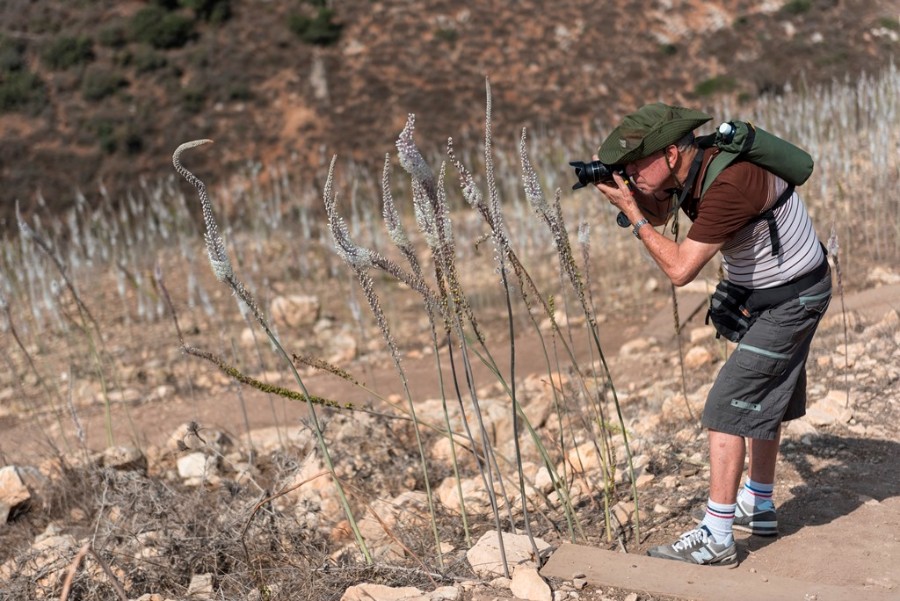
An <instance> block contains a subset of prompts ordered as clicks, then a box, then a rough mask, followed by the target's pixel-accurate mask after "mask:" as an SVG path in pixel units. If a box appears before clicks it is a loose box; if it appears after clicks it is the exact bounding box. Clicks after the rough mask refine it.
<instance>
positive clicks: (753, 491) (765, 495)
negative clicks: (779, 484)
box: [744, 484, 772, 499]
mask: <svg viewBox="0 0 900 601" xmlns="http://www.w3.org/2000/svg"><path fill="white" fill-rule="evenodd" d="M744 490H746V491H747V494H750V495H753V496H754V497H759V498H761V499H771V498H772V490H771V489H770V490H760V489H758V488H754V487H752V486H750V485H749V484H744Z"/></svg>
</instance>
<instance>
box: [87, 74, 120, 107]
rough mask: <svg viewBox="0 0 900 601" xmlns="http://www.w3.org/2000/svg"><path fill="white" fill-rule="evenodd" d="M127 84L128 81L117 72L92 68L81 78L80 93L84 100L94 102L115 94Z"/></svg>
mask: <svg viewBox="0 0 900 601" xmlns="http://www.w3.org/2000/svg"><path fill="white" fill-rule="evenodd" d="M127 85H128V81H127V80H126V79H125V78H124V77H122V76H121V75H120V74H118V73H115V72H113V71H107V70H106V69H92V70H88V72H87V73H85V75H84V79H82V80H81V95H82V96H83V97H84V99H85V100H89V101H91V102H94V101H97V100H102V99H103V98H106V97H107V96H111V95H113V94H115V93H116V92H117V91H118V90H119V89H120V88H124V87H125V86H127Z"/></svg>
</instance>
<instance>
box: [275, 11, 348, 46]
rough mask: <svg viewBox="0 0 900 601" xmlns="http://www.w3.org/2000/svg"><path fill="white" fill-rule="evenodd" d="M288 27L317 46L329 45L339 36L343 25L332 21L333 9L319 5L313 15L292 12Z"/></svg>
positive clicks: (307, 41) (304, 39)
mask: <svg viewBox="0 0 900 601" xmlns="http://www.w3.org/2000/svg"><path fill="white" fill-rule="evenodd" d="M288 27H289V28H290V30H291V31H292V32H294V33H295V34H296V35H297V36H298V37H299V38H300V39H301V40H303V41H304V42H306V43H308V44H316V45H317V46H330V45H331V44H334V43H335V42H337V41H338V40H339V39H340V37H341V29H342V28H343V25H341V24H340V23H337V22H335V21H334V11H333V10H331V9H329V8H325V7H321V8H319V10H318V12H316V15H315V16H314V17H310V16H307V15H305V14H301V13H294V14H292V15H291V16H290V18H289V19H288Z"/></svg>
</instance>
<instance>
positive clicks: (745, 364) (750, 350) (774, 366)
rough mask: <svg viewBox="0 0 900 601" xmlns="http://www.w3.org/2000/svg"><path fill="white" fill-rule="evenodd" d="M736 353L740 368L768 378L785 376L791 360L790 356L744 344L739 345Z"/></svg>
mask: <svg viewBox="0 0 900 601" xmlns="http://www.w3.org/2000/svg"><path fill="white" fill-rule="evenodd" d="M735 352H736V353H737V356H736V357H735V363H737V364H738V365H739V366H740V367H742V368H744V369H748V370H750V371H753V372H756V373H759V374H764V375H767V376H780V375H782V374H784V372H785V370H786V369H787V365H788V362H789V361H790V359H791V356H790V355H786V354H784V353H776V352H775V351H769V350H766V349H763V348H759V347H756V346H751V345H749V344H744V343H741V344H739V345H738V347H737V350H736V351H735Z"/></svg>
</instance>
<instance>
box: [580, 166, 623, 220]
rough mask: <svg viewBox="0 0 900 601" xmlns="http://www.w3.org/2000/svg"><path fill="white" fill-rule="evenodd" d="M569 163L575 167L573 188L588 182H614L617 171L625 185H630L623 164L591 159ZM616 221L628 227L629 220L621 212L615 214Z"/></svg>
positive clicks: (584, 185)
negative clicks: (575, 180) (608, 163)
mask: <svg viewBox="0 0 900 601" xmlns="http://www.w3.org/2000/svg"><path fill="white" fill-rule="evenodd" d="M569 165H571V166H572V167H574V168H575V177H577V178H578V183H576V184H575V185H573V186H572V189H573V190H578V189H579V188H584V187H586V186H587V185H588V184H596V183H601V182H602V183H604V184H613V183H614V182H615V180H614V179H613V173H618V174H619V175H620V176H621V177H622V179H623V180H625V185H626V186H628V187H631V180H629V179H628V176H627V175H626V174H625V165H607V164H606V163H604V162H602V161H591V162H590V163H585V162H583V161H569ZM616 223H617V224H618V225H619V227H629V226H630V225H631V221H629V220H628V217H626V216H625V213H622V212H620V213H619V214H618V215H616Z"/></svg>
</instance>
